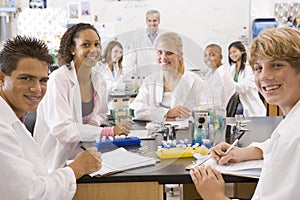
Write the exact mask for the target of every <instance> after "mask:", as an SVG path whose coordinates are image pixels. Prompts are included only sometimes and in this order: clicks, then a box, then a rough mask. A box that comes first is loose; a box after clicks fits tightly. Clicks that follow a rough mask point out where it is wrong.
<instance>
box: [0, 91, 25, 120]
mask: <svg viewBox="0 0 300 200" xmlns="http://www.w3.org/2000/svg"><path fill="white" fill-rule="evenodd" d="M0 105H1V106H0V107H1V113H2V115H3V116H6V117H5V119H6V120H7V122H8V123H10V124H13V123H16V122H20V119H19V118H18V117H17V115H16V114H15V112H14V111H13V109H12V108H11V107H10V106H9V105H8V104H7V102H6V101H5V100H4V99H3V98H2V97H1V96H0Z"/></svg>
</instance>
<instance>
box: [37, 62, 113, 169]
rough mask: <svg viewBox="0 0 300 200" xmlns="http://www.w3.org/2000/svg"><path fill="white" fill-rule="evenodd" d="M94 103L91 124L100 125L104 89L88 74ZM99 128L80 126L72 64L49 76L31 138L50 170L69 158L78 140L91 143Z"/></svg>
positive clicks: (96, 75) (94, 73) (104, 106)
mask: <svg viewBox="0 0 300 200" xmlns="http://www.w3.org/2000/svg"><path fill="white" fill-rule="evenodd" d="M91 78H92V83H93V86H94V90H95V91H96V93H97V95H96V101H95V102H94V111H93V114H92V116H91V119H90V120H92V121H94V122H96V123H97V124H98V125H101V124H103V123H105V122H106V118H107V115H106V113H107V109H108V108H107V90H106V84H105V81H104V79H103V77H102V75H101V74H100V73H99V72H98V71H96V70H92V74H91ZM101 131H102V128H101V127H99V126H93V125H89V124H83V119H82V107H81V95H80V89H79V83H78V80H77V75H76V71H75V67H74V64H73V63H72V69H71V70H69V69H68V68H67V67H66V66H62V67H60V68H59V69H57V70H55V71H54V72H52V73H51V74H50V79H49V81H48V84H47V92H46V95H45V96H44V98H43V100H42V101H41V103H40V105H39V106H38V109H37V119H36V124H35V128H34V138H35V139H36V141H37V143H38V144H40V145H41V147H42V149H43V152H44V154H45V156H46V160H47V165H48V168H49V170H50V171H52V170H54V169H56V168H58V167H62V166H64V164H65V162H66V160H67V159H71V158H72V155H76V153H74V150H75V148H76V147H77V146H78V144H79V142H80V141H94V140H95V139H97V138H99V137H100V134H101Z"/></svg>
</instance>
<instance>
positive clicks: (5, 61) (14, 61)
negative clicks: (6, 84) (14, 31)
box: [0, 35, 53, 76]
mask: <svg viewBox="0 0 300 200" xmlns="http://www.w3.org/2000/svg"><path fill="white" fill-rule="evenodd" d="M22 58H36V59H38V60H41V61H45V62H46V63H47V64H48V65H50V64H52V63H53V60H52V57H51V56H50V55H49V51H48V47H47V45H46V44H45V43H43V42H41V41H40V40H38V39H36V38H33V37H27V36H20V35H17V36H16V37H15V38H12V39H9V40H7V42H6V43H5V44H4V46H3V48H2V50H1V52H0V69H1V71H2V72H3V73H4V74H5V75H7V76H10V75H11V73H12V72H13V71H14V70H16V69H17V65H18V63H19V61H20V60H21V59H22Z"/></svg>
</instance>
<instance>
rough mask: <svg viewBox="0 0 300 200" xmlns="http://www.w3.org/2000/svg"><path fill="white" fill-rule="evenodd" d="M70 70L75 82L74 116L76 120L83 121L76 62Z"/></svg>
mask: <svg viewBox="0 0 300 200" xmlns="http://www.w3.org/2000/svg"><path fill="white" fill-rule="evenodd" d="M72 64H73V63H72ZM68 71H69V73H70V74H69V75H70V81H71V82H72V83H73V90H74V98H73V109H74V112H73V113H75V116H74V117H75V120H76V122H82V110H81V95H80V88H79V83H78V79H77V75H76V70H75V66H74V64H73V67H72V70H68Z"/></svg>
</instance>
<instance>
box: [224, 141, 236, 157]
mask: <svg viewBox="0 0 300 200" xmlns="http://www.w3.org/2000/svg"><path fill="white" fill-rule="evenodd" d="M238 141H239V139H236V140H235V141H234V142H233V143H232V144H231V145H230V147H229V148H228V149H227V151H226V152H225V155H227V154H228V153H229V152H230V151H231V150H232V149H233V147H234V146H235V145H236V144H237V143H238Z"/></svg>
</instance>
